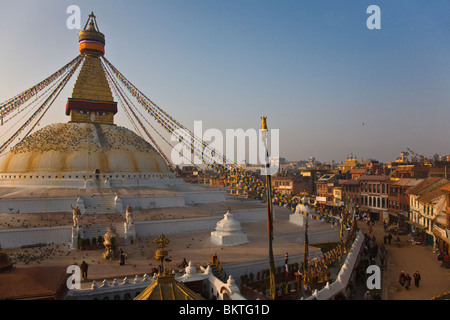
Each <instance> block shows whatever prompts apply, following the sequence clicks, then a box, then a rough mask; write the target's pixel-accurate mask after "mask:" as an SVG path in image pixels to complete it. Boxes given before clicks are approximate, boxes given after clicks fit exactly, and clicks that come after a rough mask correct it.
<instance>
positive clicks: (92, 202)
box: [83, 194, 116, 214]
mask: <svg viewBox="0 0 450 320" xmlns="http://www.w3.org/2000/svg"><path fill="white" fill-rule="evenodd" d="M83 201H84V207H85V210H86V214H94V213H114V212H116V210H115V206H116V203H115V195H102V194H95V195H93V196H91V197H84V198H83Z"/></svg>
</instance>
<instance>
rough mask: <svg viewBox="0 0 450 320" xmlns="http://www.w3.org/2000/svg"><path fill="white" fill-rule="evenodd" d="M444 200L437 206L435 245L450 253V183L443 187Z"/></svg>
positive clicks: (434, 227) (434, 226)
mask: <svg viewBox="0 0 450 320" xmlns="http://www.w3.org/2000/svg"><path fill="white" fill-rule="evenodd" d="M440 189H441V192H442V198H443V199H442V202H441V203H440V206H439V205H438V207H437V213H436V219H435V221H434V225H433V230H432V232H433V235H434V240H435V247H436V248H437V249H439V250H443V251H444V252H446V253H447V254H448V253H449V246H450V184H446V185H444V186H442V187H441V188H440Z"/></svg>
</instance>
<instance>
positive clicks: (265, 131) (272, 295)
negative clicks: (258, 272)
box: [261, 117, 276, 300]
mask: <svg viewBox="0 0 450 320" xmlns="http://www.w3.org/2000/svg"><path fill="white" fill-rule="evenodd" d="M261 133H262V139H263V142H264V147H265V150H266V163H265V174H266V192H267V232H268V236H269V271H270V299H271V300H275V294H276V283H275V261H274V257H273V247H272V242H273V205H272V177H271V175H270V172H269V168H270V158H269V149H268V147H267V134H268V129H267V117H262V118H261Z"/></svg>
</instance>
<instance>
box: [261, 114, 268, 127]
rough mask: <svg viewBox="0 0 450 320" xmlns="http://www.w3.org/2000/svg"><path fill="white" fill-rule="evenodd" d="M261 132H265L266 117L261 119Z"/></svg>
mask: <svg viewBox="0 0 450 320" xmlns="http://www.w3.org/2000/svg"><path fill="white" fill-rule="evenodd" d="M261 130H267V117H261Z"/></svg>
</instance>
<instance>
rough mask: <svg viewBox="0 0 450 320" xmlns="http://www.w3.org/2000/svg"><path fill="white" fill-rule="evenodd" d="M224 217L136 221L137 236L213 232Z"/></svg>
mask: <svg viewBox="0 0 450 320" xmlns="http://www.w3.org/2000/svg"><path fill="white" fill-rule="evenodd" d="M222 219H223V217H222V216H216V217H201V218H191V219H174V220H156V221H136V222H135V225H136V234H137V236H138V237H146V236H154V235H159V234H161V233H164V234H166V235H168V234H177V233H185V232H200V231H213V230H215V229H216V224H217V222H219V221H220V220H222Z"/></svg>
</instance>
